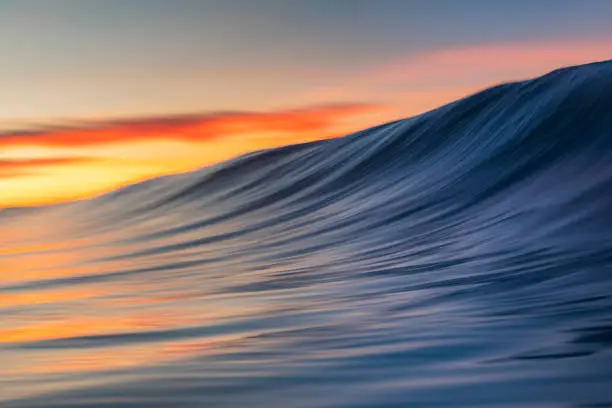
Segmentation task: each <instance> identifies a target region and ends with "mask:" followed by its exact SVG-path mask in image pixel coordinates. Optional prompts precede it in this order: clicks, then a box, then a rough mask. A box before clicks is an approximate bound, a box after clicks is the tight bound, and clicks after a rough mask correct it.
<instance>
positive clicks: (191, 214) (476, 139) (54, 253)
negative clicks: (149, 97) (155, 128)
mask: <svg viewBox="0 0 612 408" xmlns="http://www.w3.org/2000/svg"><path fill="white" fill-rule="evenodd" d="M611 163H612V61H609V62H601V63H594V64H588V65H583V66H578V67H570V68H564V69H560V70H557V71H554V72H551V73H549V74H547V75H544V76H542V77H539V78H536V79H532V80H527V81H522V82H516V83H509V84H503V85H499V86H496V87H493V88H490V89H487V90H485V91H483V92H480V93H477V94H475V95H472V96H469V97H467V98H465V99H462V100H459V101H456V102H454V103H451V104H449V105H446V106H443V107H441V108H439V109H436V110H433V111H431V112H427V113H425V114H423V115H420V116H416V117H413V118H409V119H405V120H400V121H396V122H392V123H388V124H384V125H381V126H377V127H374V128H371V129H367V130H364V131H361V132H357V133H355V134H352V135H349V136H346V137H343V138H338V139H332V140H324V141H319V142H314V143H307V144H302V145H295V146H288V147H284V148H279V149H273V150H267V151H262V152H256V153H252V154H249V155H246V156H243V157H240V158H238V159H235V160H232V161H229V162H226V163H222V164H219V165H217V166H213V167H209V168H205V169H202V170H199V171H196V172H193V173H187V174H182V175H174V176H167V177H163V178H159V179H154V180H150V181H148V182H145V183H141V184H137V185H134V186H130V187H127V188H124V189H121V190H118V191H116V192H113V193H111V194H107V195H104V196H101V197H99V198H96V199H93V200H88V201H82V202H76V203H71V204H66V205H61V206H54V207H49V208H41V209H37V210H28V211H25V210H24V211H25V212H24V213H23V214H21V213H20V211H21V210H13V211H4V212H3V213H2V214H0V217H1V218H0V220H1V222H2V223H3V225H5V227H3V230H4V231H3V232H2V233H1V236H3V238H4V237H6V238H5V242H6V245H4V248H3V249H2V250H1V251H0V265H4V266H3V269H4V270H8V272H4V273H3V274H2V275H0V298H4V299H5V300H4V301H2V300H0V309H2V315H3V316H7V318H6V317H5V318H4V321H3V322H2V323H0V339H1V340H0V357H1V358H2V361H8V363H6V364H5V365H4V367H3V368H0V373H2V371H4V373H3V375H2V378H5V380H0V385H2V383H3V382H4V383H5V385H8V387H7V388H8V389H9V391H8V393H7V395H8V399H7V402H6V406H7V407H34V406H45V407H52V406H57V407H60V406H62V407H64V406H83V407H92V406H96V407H101V406H114V407H136V406H142V407H144V406H146V407H165V406H172V407H177V406H185V407H191V406H204V405H206V406H257V407H259V406H278V405H290V406H305V407H317V406H324V407H348V406H351V407H357V406H358V407H374V406H381V407H392V406H398V407H399V406H402V407H403V406H419V407H420V406H422V407H439V406H454V407H460V406H466V407H467V406H470V407H473V406H500V407H501V406H516V407H518V406H525V407H527V406H529V407H533V406H537V407H545V406H546V407H548V406H574V407H587V406H608V405H606V404H612V393H611V392H610V389H611V387H610V384H611V383H612V377H611V376H610V370H609V368H608V367H609V364H610V363H611V362H612V361H611V357H612V354H611V352H610V346H611V345H612V300H611V299H610V293H612V291H611V290H612V270H611V269H612V268H611V267H612V212H611V209H612V165H611ZM20 299H21V301H20ZM23 299H30V300H31V299H33V301H24V300H23ZM34 390H35V391H34ZM597 404H599V405H597Z"/></svg>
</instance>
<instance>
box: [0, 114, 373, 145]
mask: <svg viewBox="0 0 612 408" xmlns="http://www.w3.org/2000/svg"><path fill="white" fill-rule="evenodd" d="M381 108H382V107H381V106H379V105H365V104H338V105H328V106H316V107H311V108H305V109H295V110H286V111H279V112H266V113H260V112H236V113H231V112H230V113H219V114H202V115H183V116H172V117H153V118H138V119H128V120H120V121H108V122H104V123H94V124H90V125H86V126H80V127H67V128H51V129H48V130H47V129H43V130H34V131H18V132H5V133H4V134H0V146H2V145H5V146H6V145H37V146H70V147H73V146H85V145H96V144H108V143H114V142H131V141H139V140H152V139H168V140H175V141H176V140H182V141H211V140H214V139H219V138H223V137H227V136H231V135H236V134H249V133H255V132H281V133H304V132H310V133H311V134H313V135H317V134H320V133H321V132H324V133H327V132H328V131H329V130H330V128H331V127H333V126H334V125H336V124H337V122H338V121H339V120H342V119H345V118H347V117H350V116H354V115H357V114H363V113H369V112H372V111H378V110H380V109H381Z"/></svg>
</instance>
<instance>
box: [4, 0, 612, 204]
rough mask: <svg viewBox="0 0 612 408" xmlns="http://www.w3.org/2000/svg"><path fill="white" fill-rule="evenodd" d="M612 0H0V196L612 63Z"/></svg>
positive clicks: (295, 135) (151, 169)
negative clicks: (510, 82)
mask: <svg viewBox="0 0 612 408" xmlns="http://www.w3.org/2000/svg"><path fill="white" fill-rule="evenodd" d="M611 21H612V1H607V0H601V1H598V0H575V1H569V0H529V1H526V0H525V1H523V0H521V1H519V0H517V1H505V0H482V1H481V0H463V1H456V0H448V1H442V0H421V1H409V0H397V1H393V0H241V1H239V0H208V1H205V0H202V1H198V0H0V91H1V92H0V207H8V206H20V205H38V204H46V203H55V202H60V201H64V200H71V199H78V198H85V197H90V196H93V195H96V194H100V193H101V192H104V191H108V190H111V189H113V188H116V187H119V186H122V185H126V184H128V183H131V182H134V181H137V180H143V179H146V178H149V177H153V176H157V175H162V174H168V173H174V172H182V171H187V170H191V169H195V168H198V167H202V166H205V165H209V164H212V163H216V162H219V161H222V160H226V159H229V158H232V157H235V156H237V155H240V154H243V153H246V152H249V151H253V150H259V149H264V148H268V147H274V146H281V145H286V144H291V143H297V142H304V141H310V140H316V139H322V138H329V137H334V136H341V135H343V134H346V133H348V132H351V131H353V130H358V129H360V128H363V127H367V126H371V125H375V124H379V123H381V122H384V121H388V120H392V119H397V118H402V117H409V116H412V115H415V114H418V113H421V112H423V111H425V110H428V109H431V108H435V107H437V106H439V105H441V104H444V103H446V102H449V101H452V100H455V99H458V98H460V97H462V96H465V95H468V94H470V93H473V92H475V91H478V90H480V89H482V88H484V87H487V86H490V85H493V84H496V83H499V82H503V81H508V80H517V79H523V78H527V77H531V76H537V75H540V74H543V73H545V72H547V71H549V70H552V69H555V68H558V67H561V66H566V65H574V64H581V63H586V62H591V61H597V60H604V59H610V58H612V24H611V23H610V22H611Z"/></svg>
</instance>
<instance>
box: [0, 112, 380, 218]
mask: <svg viewBox="0 0 612 408" xmlns="http://www.w3.org/2000/svg"><path fill="white" fill-rule="evenodd" d="M384 111H385V109H384V107H383V106H380V105H366V104H337V105H320V106H314V107H310V108H304V109H293V110H285V111H278V112H265V113H255V112H234V113H221V114H208V115H205V114H203V115H183V116H172V117H153V118H137V119H129V120H114V121H106V122H97V123H93V124H83V125H81V126H72V127H52V128H47V129H40V130H34V131H16V132H5V133H3V134H0V149H1V150H2V152H1V153H0V207H1V206H22V205H39V204H47V203H54V202H59V201H64V200H73V199H79V198H85V197H91V196H93V195H97V194H100V193H102V192H104V191H109V190H112V189H115V188H118V187H121V186H124V185H127V184H130V183H133V182H137V181H140V180H144V179H147V178H151V177H155V176H159V175H165V174H171V173H178V172H184V171H188V170H193V169H196V168H199V167H203V166H206V165H210V164H214V163H217V162H220V161H223V160H228V159H231V158H233V157H236V156H238V155H241V154H244V153H248V152H251V151H254V150H261V149H266V148H273V147H278V146H283V145H287V144H293V143H302V142H309V141H314V140H319V139H326V138H330V137H336V136H342V135H344V134H347V133H350V132H352V131H355V130H359V129H361V128H363V127H366V126H369V125H373V124H376V123H378V122H379V121H380V114H381V113H382V112H384ZM372 115H378V116H377V119H374V118H372Z"/></svg>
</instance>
